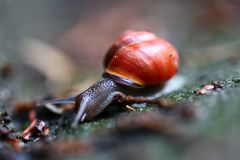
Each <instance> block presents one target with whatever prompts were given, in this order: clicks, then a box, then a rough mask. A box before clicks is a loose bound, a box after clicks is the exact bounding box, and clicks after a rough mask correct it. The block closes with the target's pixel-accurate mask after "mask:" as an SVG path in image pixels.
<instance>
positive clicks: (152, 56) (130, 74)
mask: <svg viewBox="0 0 240 160" xmlns="http://www.w3.org/2000/svg"><path fill="white" fill-rule="evenodd" d="M178 61H179V56H178V53H177V50H176V49H175V48H174V47H173V46H172V45H171V44H170V43H168V42H167V41H165V40H163V39H161V38H158V37H157V36H156V35H154V34H153V33H150V32H145V31H127V32H124V33H123V34H122V35H121V36H120V37H119V38H118V39H117V40H116V42H115V43H114V44H113V45H112V47H111V48H110V49H109V51H108V52H107V55H106V57H105V60H104V67H105V74H108V75H110V76H114V77H115V78H116V77H119V78H120V79H121V80H118V82H119V83H122V84H125V85H130V84H137V85H140V86H145V85H154V84H164V83H165V82H166V81H167V80H169V79H170V78H171V77H173V76H174V75H175V74H176V72H177V69H178V65H179V64H178ZM130 82H132V83H130Z"/></svg>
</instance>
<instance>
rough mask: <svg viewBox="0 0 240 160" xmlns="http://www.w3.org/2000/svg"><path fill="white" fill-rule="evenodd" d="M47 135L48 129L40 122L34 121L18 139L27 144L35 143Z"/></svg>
mask: <svg viewBox="0 0 240 160" xmlns="http://www.w3.org/2000/svg"><path fill="white" fill-rule="evenodd" d="M48 134H49V128H48V127H47V125H46V123H45V122H44V121H42V120H34V121H32V123H31V124H30V125H29V126H28V127H27V128H26V129H25V130H24V131H23V132H22V133H21V134H20V136H19V138H20V139H21V140H22V141H23V142H25V143H27V142H29V141H35V140H37V139H39V138H41V137H46V136H47V135H48Z"/></svg>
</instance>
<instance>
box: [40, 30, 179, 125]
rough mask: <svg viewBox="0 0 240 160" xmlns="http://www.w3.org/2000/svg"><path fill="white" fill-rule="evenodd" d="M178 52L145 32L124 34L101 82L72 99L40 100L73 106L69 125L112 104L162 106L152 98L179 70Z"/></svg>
mask: <svg viewBox="0 0 240 160" xmlns="http://www.w3.org/2000/svg"><path fill="white" fill-rule="evenodd" d="M178 66H179V55H178V52H177V50H176V49H175V48H174V47H173V46H172V45H171V44H170V43H169V42H167V41H166V40H163V39H161V38H158V37H157V36H156V35H155V34H153V33H151V32H146V31H134V30H130V31H126V32H124V33H123V34H122V35H120V36H119V37H118V38H117V40H116V42H115V43H114V44H113V45H112V46H111V47H110V49H109V50H108V52H107V54H106V57H105V59H104V68H105V71H104V73H103V78H102V80H100V81H99V82H96V83H95V84H93V85H92V86H91V87H89V88H88V89H87V90H86V91H84V92H82V93H80V94H78V95H76V96H71V97H66V98H60V99H53V100H40V101H38V102H37V105H38V106H42V105H46V104H68V103H74V104H75V106H76V107H75V108H76V110H77V115H76V117H75V119H74V121H73V123H72V127H76V126H77V124H78V122H79V121H84V120H91V119H92V118H94V117H95V116H97V115H98V114H99V113H101V112H102V111H103V110H104V109H105V108H106V107H107V106H109V105H110V104H111V103H123V102H125V103H161V102H160V101H159V100H158V99H157V98H158V97H156V96H154V95H156V93H157V92H159V90H161V89H162V88H163V87H164V86H165V84H166V82H167V81H169V80H170V79H171V78H172V77H173V76H174V75H175V74H176V73H177V70H178Z"/></svg>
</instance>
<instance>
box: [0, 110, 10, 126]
mask: <svg viewBox="0 0 240 160" xmlns="http://www.w3.org/2000/svg"><path fill="white" fill-rule="evenodd" d="M11 121H12V120H11V118H10V116H9V115H8V113H7V112H3V113H0V124H2V125H3V126H6V125H7V124H9V123H10V122H11Z"/></svg>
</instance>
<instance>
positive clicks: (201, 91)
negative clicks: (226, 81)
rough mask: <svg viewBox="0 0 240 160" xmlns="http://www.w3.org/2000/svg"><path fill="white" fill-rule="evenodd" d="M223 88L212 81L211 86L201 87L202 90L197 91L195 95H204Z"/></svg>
mask: <svg viewBox="0 0 240 160" xmlns="http://www.w3.org/2000/svg"><path fill="white" fill-rule="evenodd" d="M220 88H223V86H222V85H221V84H219V83H218V82H217V81H213V82H212V83H211V84H207V85H205V86H203V87H202V88H200V89H198V90H197V94H206V93H208V92H209V91H212V90H217V89H220Z"/></svg>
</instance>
